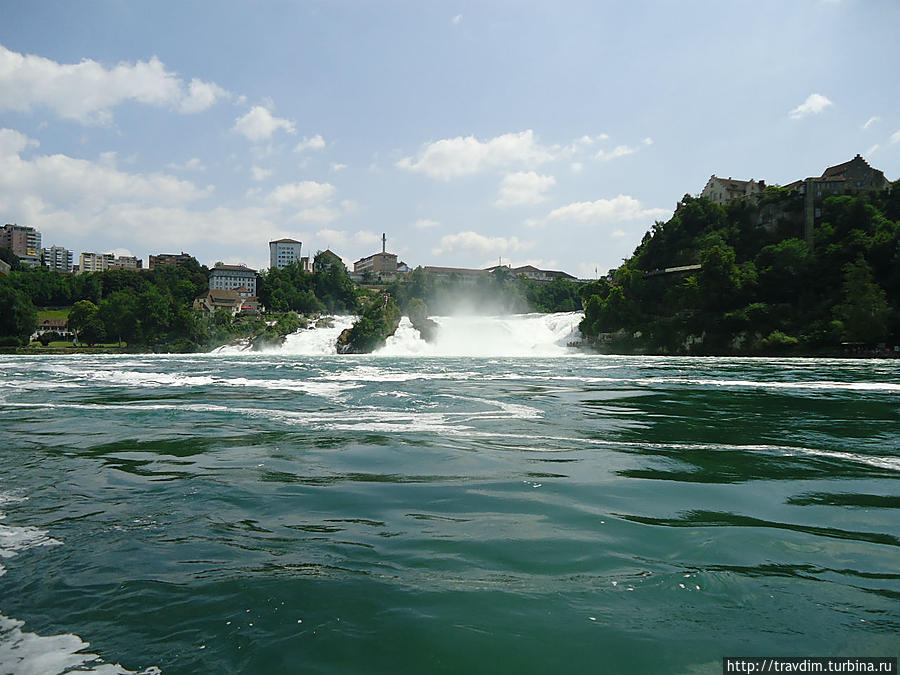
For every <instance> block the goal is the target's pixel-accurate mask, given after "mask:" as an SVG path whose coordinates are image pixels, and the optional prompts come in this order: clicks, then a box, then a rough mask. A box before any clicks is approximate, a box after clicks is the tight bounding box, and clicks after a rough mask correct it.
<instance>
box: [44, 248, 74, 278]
mask: <svg viewBox="0 0 900 675" xmlns="http://www.w3.org/2000/svg"><path fill="white" fill-rule="evenodd" d="M73 262H74V254H73V253H72V251H70V250H69V249H67V248H63V247H62V246H51V247H50V248H42V249H41V265H43V266H44V267H46V268H47V269H49V270H55V271H56V272H62V273H63V274H72V264H73Z"/></svg>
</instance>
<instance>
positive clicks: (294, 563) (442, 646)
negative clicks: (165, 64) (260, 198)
mask: <svg viewBox="0 0 900 675" xmlns="http://www.w3.org/2000/svg"><path fill="white" fill-rule="evenodd" d="M577 320H578V316H577V315H549V316H544V317H539V316H524V317H506V318H494V319H439V320H438V323H439V324H440V325H441V334H442V336H443V337H442V338H441V339H440V340H439V341H438V343H437V344H434V345H426V344H424V343H422V342H421V341H420V340H418V338H417V334H416V333H415V331H414V330H413V329H412V328H411V326H409V325H408V324H406V323H405V322H404V324H403V325H402V326H401V329H400V331H398V334H397V336H395V337H394V338H392V339H391V340H390V341H389V344H388V345H387V346H386V347H385V348H384V349H383V350H382V352H381V353H379V354H374V355H368V356H337V355H334V354H333V353H330V352H331V351H333V349H332V345H333V339H334V337H335V336H336V335H337V333H338V332H339V331H340V329H341V328H342V327H343V326H344V325H346V324H347V322H348V320H347V319H344V318H339V319H337V321H336V323H335V326H334V327H333V328H330V329H321V330H318V331H306V332H302V333H299V334H297V335H295V336H291V337H289V339H288V341H287V343H286V344H285V346H284V347H283V348H282V349H280V350H276V351H273V352H270V353H255V354H251V353H246V352H242V351H239V349H237V348H227V349H224V350H220V351H219V352H218V353H215V354H208V355H199V356H198V355H171V356H159V355H148V356H103V355H97V356H70V357H63V356H48V357H43V358H33V357H18V356H5V357H2V358H0V511H2V512H3V513H4V514H5V518H4V519H3V520H2V521H0V565H2V568H3V569H2V571H0V574H2V576H0V615H2V616H0V672H4V673H5V672H14V673H59V672H70V670H71V669H72V668H78V669H81V670H91V671H93V672H102V673H111V672H127V671H134V672H158V671H161V672H163V673H201V672H202V673H236V672H248V673H281V672H285V673H288V672H304V673H306V672H311V673H316V672H319V673H338V672H341V673H343V672H358V673H426V672H453V673H456V672H486V673H494V672H516V673H532V672H533V673H546V672H584V673H607V672H608V673H656V672H658V673H705V672H710V673H716V672H721V669H722V662H721V658H722V657H723V656H726V655H727V656H739V655H779V656H786V655H798V656H829V655H869V656H896V655H897V653H898V647H900V638H898V635H900V548H898V543H900V518H898V508H900V483H898V478H900V409H898V394H900V377H898V367H897V363H896V362H892V361H865V360H847V361H845V360H799V359H796V360H795V359H733V358H728V359H725V358H722V359H715V358H703V359H700V358H638V357H618V356H588V355H584V354H578V353H573V352H571V351H570V350H568V349H567V348H566V347H565V344H566V342H567V341H568V340H570V339H572V336H571V330H572V329H573V328H574V326H575V325H576V324H577Z"/></svg>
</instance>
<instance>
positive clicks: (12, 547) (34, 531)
mask: <svg viewBox="0 0 900 675" xmlns="http://www.w3.org/2000/svg"><path fill="white" fill-rule="evenodd" d="M21 501H24V498H20V497H12V496H10V495H4V494H0V506H2V505H3V504H10V503H15V502H21ZM5 518H6V514H5V513H2V512H0V520H4V519H5ZM60 544H62V542H60V541H57V540H56V539H54V538H52V537H51V536H50V535H49V533H48V532H47V531H46V530H41V529H38V528H36V527H29V526H11V525H2V524H0V559H2V560H8V559H9V558H12V557H13V556H15V555H17V554H19V553H20V552H22V551H27V550H28V549H30V548H35V547H37V546H58V545H60ZM4 574H6V568H5V567H4V566H3V564H2V563H0V576H2V575H4Z"/></svg>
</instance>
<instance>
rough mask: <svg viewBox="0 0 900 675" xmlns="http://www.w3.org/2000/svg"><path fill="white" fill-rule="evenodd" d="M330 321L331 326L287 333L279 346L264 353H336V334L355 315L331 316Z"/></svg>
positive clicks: (301, 354) (346, 326)
mask: <svg viewBox="0 0 900 675" xmlns="http://www.w3.org/2000/svg"><path fill="white" fill-rule="evenodd" d="M328 318H329V319H330V320H331V322H332V326H331V328H310V329H306V330H299V331H297V332H296V333H292V334H291V335H288V336H287V337H286V338H285V340H284V344H283V345H281V347H275V348H274V349H271V350H266V351H265V352H264V353H266V354H280V355H281V354H291V355H297V356H316V355H328V354H337V347H336V346H335V344H336V343H337V339H338V336H339V335H340V334H341V332H342V331H344V330H345V329H347V328H350V327H351V326H352V325H353V322H354V321H356V317H355V316H333V317H328Z"/></svg>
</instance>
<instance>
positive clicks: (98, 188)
mask: <svg viewBox="0 0 900 675" xmlns="http://www.w3.org/2000/svg"><path fill="white" fill-rule="evenodd" d="M37 145H38V143H37V141H34V140H32V139H30V138H28V137H27V136H25V135H24V134H22V133H20V132H18V131H15V130H12V129H0V213H4V214H7V216H6V217H8V218H10V219H12V220H15V221H16V222H22V223H33V224H35V225H38V226H39V228H40V229H41V231H42V232H43V233H44V238H45V241H47V242H48V243H61V244H63V245H66V246H68V247H70V248H73V249H78V247H81V246H83V247H85V248H81V250H93V249H98V250H99V249H103V250H104V251H107V250H109V248H111V247H115V246H122V247H128V248H130V250H132V251H135V252H137V254H138V255H146V253H148V252H158V251H163V250H166V249H172V250H187V251H191V249H192V247H197V248H194V250H193V251H191V252H193V253H194V254H197V255H200V254H203V252H204V250H208V249H209V248H210V247H221V246H240V247H241V251H246V255H247V256H248V257H250V258H252V256H253V255H255V254H254V251H256V244H255V243H254V242H261V243H260V244H259V246H260V249H259V259H260V261H259V264H264V262H263V261H264V259H265V255H266V253H265V252H264V244H265V242H266V241H270V240H272V239H278V238H280V237H285V236H293V237H299V236H300V235H299V234H298V233H299V231H300V230H301V228H297V227H294V226H293V224H294V223H300V222H308V223H314V224H318V225H319V226H324V225H327V224H328V223H331V222H333V221H334V220H336V219H337V218H339V217H341V216H342V215H343V214H344V213H346V211H348V210H349V209H350V208H351V207H352V203H349V202H342V203H341V204H340V206H331V204H330V202H331V198H332V195H333V194H334V192H335V190H334V187H333V186H331V185H328V184H322V183H315V182H312V181H308V182H305V183H296V184H288V185H282V186H279V187H278V188H276V189H275V190H272V191H271V192H268V193H263V192H262V191H260V190H259V189H258V188H255V189H252V190H250V191H248V193H247V195H246V198H247V199H251V200H255V201H256V203H255V204H253V205H251V206H247V207H239V208H228V207H215V208H209V207H207V206H205V203H206V202H205V199H206V198H207V197H209V196H210V195H211V194H212V192H213V188H212V186H209V187H206V188H203V187H198V186H196V185H195V184H194V183H192V182H190V181H186V180H181V179H179V178H177V177H175V176H172V175H168V174H164V173H147V174H142V173H127V172H125V171H121V170H119V169H117V168H116V166H115V163H116V157H115V155H114V153H104V154H103V155H102V156H101V157H100V158H99V159H98V160H96V161H88V160H83V159H77V158H73V157H69V156H66V155H60V154H56V155H40V154H37V153H35V156H34V157H31V156H30V154H31V153H29V155H27V156H23V155H24V153H25V151H27V150H29V149H31V148H33V147H35V146H37ZM248 225H251V226H252V232H251V233H250V234H249V235H248V229H247V228H248ZM304 236H305V235H304ZM349 240H351V241H361V242H366V243H368V244H369V245H372V242H374V241H377V236H376V235H374V234H366V233H363V234H359V233H357V234H355V235H350V236H349ZM76 253H77V250H76ZM242 255H245V254H243V253H242ZM201 257H202V255H201ZM210 262H211V261H210Z"/></svg>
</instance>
